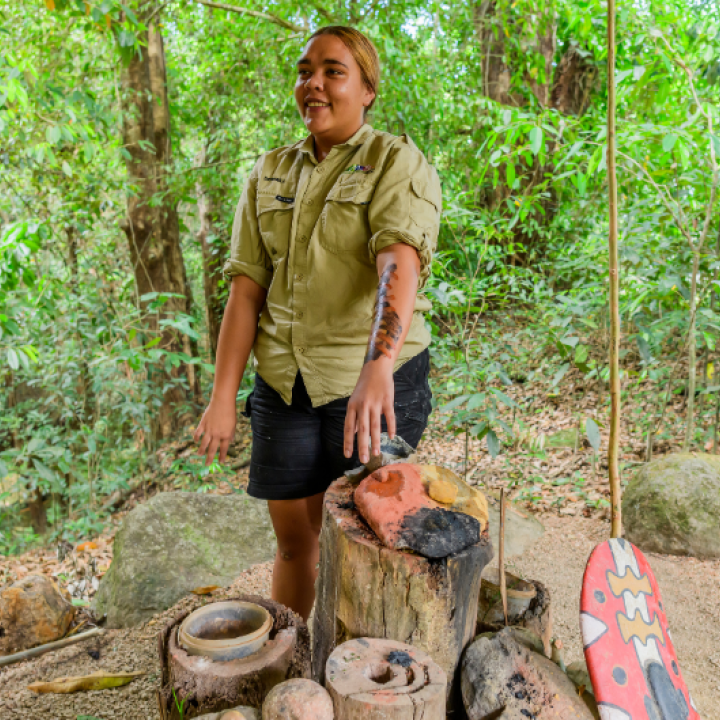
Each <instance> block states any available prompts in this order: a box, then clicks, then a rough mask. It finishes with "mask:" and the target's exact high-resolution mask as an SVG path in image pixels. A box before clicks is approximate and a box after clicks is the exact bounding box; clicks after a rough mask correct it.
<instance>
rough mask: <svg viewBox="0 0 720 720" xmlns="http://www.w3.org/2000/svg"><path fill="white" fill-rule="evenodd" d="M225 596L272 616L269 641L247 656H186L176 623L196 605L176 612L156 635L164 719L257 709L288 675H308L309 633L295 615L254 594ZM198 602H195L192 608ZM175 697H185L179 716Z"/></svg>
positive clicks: (159, 700) (283, 607) (159, 693)
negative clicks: (226, 658) (215, 659)
mask: <svg viewBox="0 0 720 720" xmlns="http://www.w3.org/2000/svg"><path fill="white" fill-rule="evenodd" d="M228 599H229V600H240V601H244V602H252V603H256V604H257V605H261V606H262V607H264V608H265V609H266V610H267V611H268V612H269V613H270V614H271V615H272V618H273V629H272V631H271V633H270V638H269V640H268V641H267V642H266V643H265V645H264V646H263V647H262V648H261V649H260V650H259V651H258V652H257V653H254V654H253V655H249V656H248V657H245V658H241V659H239V660H230V661H228V662H213V661H212V660H210V659H208V658H205V657H201V656H198V655H188V654H187V653H186V652H185V650H184V649H183V648H182V647H180V645H179V644H178V640H177V630H178V627H179V626H180V623H181V622H182V621H183V620H184V619H185V618H186V617H187V616H188V615H189V614H190V612H192V611H193V610H194V609H195V607H191V608H189V609H188V610H185V611H184V612H183V613H181V614H180V615H178V616H177V617H176V618H175V619H174V620H172V621H171V622H170V623H168V624H167V625H166V626H165V628H164V629H163V630H162V631H161V632H160V633H159V635H158V652H159V655H160V664H161V666H162V687H161V689H160V690H159V692H158V704H159V709H160V717H161V718H162V720H180V719H181V718H183V719H184V720H188V718H194V717H197V716H199V715H203V714H206V713H213V712H219V711H221V710H227V709H230V708H234V707H236V706H238V705H248V706H250V707H255V708H259V707H260V706H261V705H262V702H263V700H264V699H265V697H266V696H267V694H268V693H269V692H270V690H272V688H273V687H275V686H276V685H278V684H279V683H281V682H283V681H284V680H289V679H290V678H300V677H304V678H309V677H310V638H309V634H308V629H307V626H306V625H305V623H304V622H303V621H302V618H300V616H299V615H296V614H295V613H294V612H292V610H290V609H288V608H286V607H285V606H283V605H280V604H279V603H276V602H273V601H272V600H266V599H265V598H261V597H257V596H254V595H248V596H241V597H235V598H228ZM200 605H201V602H198V603H197V606H196V607H199V606H200ZM173 691H174V695H173ZM175 697H177V701H178V702H179V703H183V702H184V706H183V714H182V716H181V714H180V712H179V711H178V708H177V703H176V701H175Z"/></svg>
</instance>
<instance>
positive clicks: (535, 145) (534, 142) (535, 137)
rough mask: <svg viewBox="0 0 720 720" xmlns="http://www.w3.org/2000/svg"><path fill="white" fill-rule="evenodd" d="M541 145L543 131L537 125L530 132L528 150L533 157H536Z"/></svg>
mask: <svg viewBox="0 0 720 720" xmlns="http://www.w3.org/2000/svg"><path fill="white" fill-rule="evenodd" d="M542 143H543V131H542V128H539V127H537V125H536V126H535V127H534V128H533V129H532V130H531V131H530V150H531V151H532V154H533V155H537V154H538V153H539V152H540V148H541V147H542Z"/></svg>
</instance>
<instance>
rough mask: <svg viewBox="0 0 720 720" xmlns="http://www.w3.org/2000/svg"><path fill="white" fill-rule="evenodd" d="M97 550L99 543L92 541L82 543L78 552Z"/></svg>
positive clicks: (78, 547)
mask: <svg viewBox="0 0 720 720" xmlns="http://www.w3.org/2000/svg"><path fill="white" fill-rule="evenodd" d="M97 548H98V545H97V543H95V542H93V541H92V540H90V541H88V542H84V543H80V544H79V545H78V546H77V548H76V549H77V551H78V552H85V551H86V550H97Z"/></svg>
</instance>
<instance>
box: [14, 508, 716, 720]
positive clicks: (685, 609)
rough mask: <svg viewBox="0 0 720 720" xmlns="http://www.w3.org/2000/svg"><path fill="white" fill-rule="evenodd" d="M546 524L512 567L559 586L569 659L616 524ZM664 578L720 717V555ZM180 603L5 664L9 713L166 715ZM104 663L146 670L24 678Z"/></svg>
mask: <svg viewBox="0 0 720 720" xmlns="http://www.w3.org/2000/svg"><path fill="white" fill-rule="evenodd" d="M542 520H543V522H544V523H545V526H546V529H547V532H546V533H545V535H544V536H543V537H542V538H541V539H540V540H539V541H538V542H537V543H536V544H535V545H534V546H533V547H532V548H530V549H529V550H528V551H526V553H525V554H524V555H523V556H522V557H514V558H509V561H508V568H509V569H510V570H512V571H514V572H516V573H517V574H520V575H522V576H523V577H527V578H533V579H537V580H540V581H542V582H543V583H545V584H546V585H547V586H548V587H549V589H550V591H551V593H552V603H553V613H554V627H555V635H556V636H557V637H559V638H561V639H562V640H563V643H564V645H565V648H566V650H565V660H566V662H568V663H569V662H571V661H573V660H578V659H581V658H582V647H581V643H580V634H579V628H578V605H579V597H580V587H581V582H582V575H583V571H584V568H585V563H586V561H587V558H588V556H589V554H590V551H591V550H592V548H593V547H594V545H595V544H596V543H598V542H601V541H602V540H605V539H606V538H607V537H608V534H609V525H608V523H606V522H604V521H602V520H595V519H586V518H567V517H558V516H556V515H548V516H546V517H543V518H542ZM648 559H649V561H650V564H651V566H652V568H653V570H654V572H655V575H656V577H657V579H658V582H659V585H660V589H661V592H662V594H663V599H664V602H665V605H666V609H667V614H668V618H669V620H670V622H671V630H672V633H673V638H674V640H675V647H676V649H677V652H678V655H679V659H680V667H681V669H682V671H683V674H684V676H685V679H686V681H687V683H688V685H689V687H690V690H691V692H692V694H693V697H694V699H695V703H696V705H697V707H698V710H699V711H700V713H701V714H702V715H703V717H704V718H705V720H717V718H720V711H719V710H718V707H719V706H720V675H719V674H718V669H719V668H720V596H719V594H718V588H719V587H720V561H707V562H703V561H700V560H696V559H694V558H673V557H668V556H662V555H654V554H649V555H648ZM270 580H271V565H270V564H269V563H265V564H263V565H257V566H255V567H253V568H251V569H250V570H248V571H247V572H245V573H243V575H241V576H240V577H239V578H238V580H237V581H236V582H235V583H234V584H233V586H232V587H231V588H229V589H227V590H224V591H218V592H217V593H216V594H215V596H214V597H216V598H218V599H220V598H222V597H224V596H227V595H230V594H238V593H243V592H246V593H259V594H263V595H266V596H269V594H270ZM182 605H183V603H182V602H181V603H180V605H179V606H182ZM179 606H175V607H174V608H172V609H170V610H168V611H167V612H165V613H163V615H160V616H156V617H155V618H153V619H152V620H150V621H149V622H148V623H146V624H145V625H143V626H141V627H139V628H135V629H133V630H128V631H108V632H107V634H106V635H105V636H103V637H102V638H100V639H99V640H96V639H92V640H89V641H87V642H86V643H83V644H81V645H77V646H74V647H69V648H65V649H63V650H60V651H57V652H54V653H50V654H48V655H45V656H43V657H40V658H37V659H35V660H31V661H27V662H25V663H22V664H18V665H14V666H11V667H9V668H6V669H3V670H2V671H1V672H0V718H2V720H29V719H30V718H48V719H50V718H52V719H53V720H55V719H57V720H66V719H67V720H77V718H78V717H82V716H90V717H91V718H99V719H101V720H111V719H115V718H117V719H118V720H119V719H120V718H123V719H124V720H155V719H156V718H158V717H159V715H158V712H157V705H156V700H155V688H156V687H157V685H158V682H159V675H158V672H159V668H158V664H157V659H156V632H157V630H158V629H159V628H160V627H161V626H162V625H163V624H164V622H165V620H166V619H167V618H168V617H170V616H172V615H174V614H175V613H177V612H178V610H179ZM98 669H103V670H111V671H112V670H125V671H137V670H144V671H145V672H146V673H147V675H145V676H144V677H142V678H141V679H139V680H136V681H135V682H133V683H132V684H130V685H128V686H126V687H124V688H118V689H115V690H109V691H96V692H89V693H78V694H75V695H65V696H63V695H36V694H34V693H31V692H29V691H28V690H27V689H26V686H27V685H28V684H29V683H31V682H33V681H35V680H50V679H54V678H57V677H59V676H68V675H80V674H85V673H89V672H93V671H95V670H98Z"/></svg>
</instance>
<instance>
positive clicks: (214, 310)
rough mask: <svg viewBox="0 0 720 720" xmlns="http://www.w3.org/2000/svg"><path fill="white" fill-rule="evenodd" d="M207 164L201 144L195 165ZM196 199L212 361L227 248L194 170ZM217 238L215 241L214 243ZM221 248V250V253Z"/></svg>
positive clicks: (211, 203)
mask: <svg viewBox="0 0 720 720" xmlns="http://www.w3.org/2000/svg"><path fill="white" fill-rule="evenodd" d="M206 163H207V144H204V145H203V147H202V149H201V150H200V152H199V153H198V156H197V159H196V165H197V166H198V167H202V166H203V165H205V164H206ZM195 187H196V190H197V198H198V215H199V216H200V228H199V230H198V233H197V239H198V241H199V242H200V247H201V249H202V258H203V285H204V290H205V309H206V318H207V327H208V337H209V340H210V352H211V354H212V360H213V362H215V357H216V355H217V346H218V338H219V337H220V324H221V322H222V317H223V312H224V309H225V304H224V302H223V300H222V298H221V296H220V287H221V281H222V279H223V275H222V266H223V262H224V259H225V254H226V251H227V247H228V240H227V238H222V237H219V230H218V228H217V226H216V225H215V223H214V220H215V213H216V212H217V210H216V206H215V202H214V198H213V193H212V191H211V190H210V188H208V187H206V184H205V182H204V176H203V173H202V172H198V178H197V182H196V184H195ZM218 240H219V242H218ZM221 249H224V250H225V252H221Z"/></svg>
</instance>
